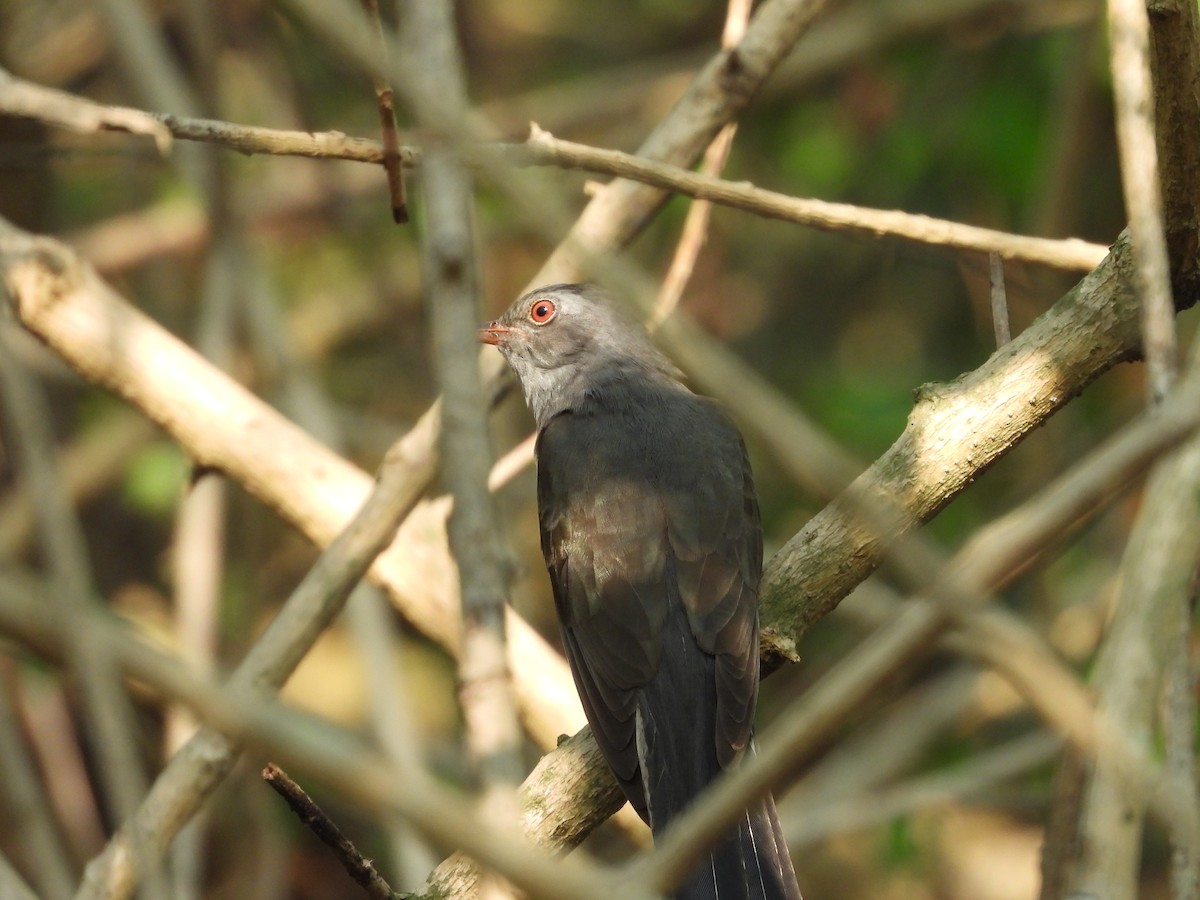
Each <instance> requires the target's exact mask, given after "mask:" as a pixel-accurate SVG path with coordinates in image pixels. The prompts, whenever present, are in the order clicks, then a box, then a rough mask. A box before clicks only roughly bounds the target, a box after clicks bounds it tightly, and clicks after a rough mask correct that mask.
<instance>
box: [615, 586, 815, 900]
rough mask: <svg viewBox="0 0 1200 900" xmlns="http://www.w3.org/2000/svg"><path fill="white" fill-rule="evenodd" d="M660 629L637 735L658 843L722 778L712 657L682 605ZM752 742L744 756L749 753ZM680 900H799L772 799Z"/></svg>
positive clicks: (686, 886)
mask: <svg viewBox="0 0 1200 900" xmlns="http://www.w3.org/2000/svg"><path fill="white" fill-rule="evenodd" d="M674 612H675V615H673V616H671V617H669V618H668V620H667V623H666V626H665V628H664V645H665V647H666V650H665V652H664V653H663V655H662V660H661V662H660V663H659V667H658V671H657V672H656V674H655V676H654V679H653V680H652V681H651V682H650V683H649V684H647V685H646V686H645V687H644V688H643V689H642V692H641V695H640V697H639V700H638V706H637V710H636V726H635V735H636V741H637V753H638V760H639V768H640V773H641V778H642V784H641V787H642V790H643V797H642V798H640V799H642V800H643V802H644V808H645V809H646V810H647V812H648V816H647V818H648V819H649V824H650V828H651V830H652V831H653V832H654V835H655V837H656V838H657V837H658V836H659V835H660V834H662V833H663V831H665V830H666V829H667V828H669V827H670V825H671V822H673V821H674V820H675V819H676V818H677V817H678V816H680V815H682V814H684V813H685V812H686V811H687V809H688V807H690V806H691V804H692V803H693V802H694V801H695V800H696V798H697V797H699V796H700V795H701V794H702V793H703V792H704V790H705V789H706V788H707V787H708V786H709V785H710V784H711V783H712V781H713V780H714V779H716V778H719V777H720V776H721V774H722V771H723V769H722V766H721V763H720V759H719V756H718V753H717V747H716V744H715V742H714V741H713V738H712V736H713V735H714V734H716V733H717V724H716V714H717V713H716V710H717V703H716V697H715V691H716V688H715V685H716V673H715V667H716V660H715V659H714V657H713V656H711V655H709V654H707V653H704V652H703V651H702V650H701V649H700V648H699V646H698V645H697V644H696V641H695V639H694V638H693V637H692V634H691V630H690V626H689V625H688V622H687V619H686V617H685V615H683V613H682V610H681V608H677V609H675V610H674ZM753 752H754V745H753V742H751V743H750V746H749V747H748V753H749V754H753ZM674 896H675V897H677V898H680V900H800V888H799V887H798V886H797V884H796V874H795V872H794V870H793V869H792V861H791V858H790V857H789V856H788V851H787V844H786V842H785V841H784V839H783V831H782V829H780V827H779V817H778V816H777V815H776V813H775V801H774V800H772V799H771V797H770V796H769V795H768V796H766V797H763V798H762V799H761V800H759V801H757V802H756V803H754V804H752V805H751V806H750V808H749V809H748V810H747V812H746V814H745V815H744V816H743V817H742V819H741V820H740V821H739V822H738V824H737V826H736V828H731V829H730V833H729V836H728V837H726V838H725V839H724V840H723V841H722V842H721V843H720V844H718V845H717V846H716V847H714V848H713V850H712V852H711V853H710V854H709V856H708V857H707V858H706V859H705V860H703V861H702V862H700V863H698V864H697V867H696V870H695V872H694V874H692V875H691V876H690V877H689V878H688V879H686V880H685V881H684V882H683V883H682V884H681V885H680V886H679V888H678V889H677V890H676V892H675V895H674Z"/></svg>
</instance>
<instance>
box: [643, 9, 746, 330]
mask: <svg viewBox="0 0 1200 900" xmlns="http://www.w3.org/2000/svg"><path fill="white" fill-rule="evenodd" d="M749 19H750V2H749V0H729V2H728V5H727V8H726V10H725V28H724V30H723V31H722V33H721V46H722V47H723V48H724V49H726V50H728V49H730V48H732V47H735V46H736V45H737V43H738V42H739V41H740V40H741V39H742V36H743V35H744V34H745V33H746V23H747V22H748V21H749ZM735 134H737V123H736V122H730V123H729V124H728V125H726V126H725V127H724V128H722V129H721V131H720V132H719V133H718V134H717V136H716V138H714V139H713V142H712V143H711V144H709V146H708V149H707V150H705V151H704V159H703V161H702V162H701V163H700V171H701V172H702V173H703V174H705V175H709V176H712V177H714V178H715V177H717V176H719V175H720V174H721V170H722V169H724V168H725V161H726V160H727V159H728V158H729V151H730V148H732V147H733V137H734V135H735ZM711 216H712V203H711V202H709V201H707V200H695V201H693V203H692V205H691V206H690V207H689V208H688V212H687V217H686V218H685V219H684V221H683V231H682V232H681V233H680V236H679V242H678V244H677V245H676V247H675V255H674V256H673V257H672V258H671V265H670V266H669V267H668V269H667V275H666V277H665V278H664V279H663V283H662V286H661V287H660V288H659V291H658V302H657V303H656V304H655V307H654V314H653V316H652V317H651V319H650V325H651V327H654V326H655V325H657V324H658V323H659V322H661V321H662V320H663V319H665V318H666V317H667V316H669V315H670V314H671V313H672V312H673V311H674V310H675V307H676V305H677V304H678V303H679V298H680V297H682V296H683V291H684V288H685V287H687V283H688V281H690V280H691V277H692V271H693V270H694V269H695V267H696V260H697V259H699V257H700V251H701V249H702V248H703V247H704V242H705V240H706V238H707V235H708V220H709V219H710V218H711Z"/></svg>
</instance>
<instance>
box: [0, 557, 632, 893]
mask: <svg viewBox="0 0 1200 900" xmlns="http://www.w3.org/2000/svg"><path fill="white" fill-rule="evenodd" d="M319 565H320V564H318V566H319ZM0 596H2V597H3V601H4V602H2V603H0V627H2V628H3V629H4V630H5V631H6V632H9V633H11V634H14V635H16V636H18V637H19V638H20V639H21V640H22V641H24V642H25V643H26V644H28V645H29V646H32V647H37V648H38V649H39V650H40V651H41V652H43V653H45V654H47V655H48V656H51V657H57V658H60V657H61V656H62V655H63V653H64V652H65V650H66V647H67V644H68V638H67V636H66V634H65V632H66V631H68V630H69V629H70V628H74V627H85V628H86V630H87V632H88V634H89V636H90V637H91V639H92V640H94V641H96V642H97V643H99V644H101V645H102V646H103V648H104V650H105V651H106V652H107V653H109V654H111V655H112V656H113V657H114V658H116V659H117V660H119V663H120V665H121V667H122V668H123V669H124V670H125V671H126V672H127V673H129V674H130V675H131V676H134V677H136V678H137V679H139V680H140V681H144V682H145V683H146V684H147V685H149V686H151V687H152V688H154V689H155V690H156V691H157V692H159V693H161V694H162V695H163V696H164V698H165V699H166V700H177V701H180V702H183V703H187V704H188V705H190V706H191V707H192V708H193V709H194V710H195V711H196V712H197V714H198V715H199V716H200V717H201V718H203V719H204V720H205V721H207V722H209V723H210V727H209V728H206V729H205V730H204V731H202V732H201V734H209V735H216V734H217V733H218V731H217V729H219V732H220V733H221V734H225V735H229V737H228V738H223V739H222V740H226V741H228V742H231V743H232V742H236V743H237V744H250V745H252V746H254V747H256V748H259V749H260V750H262V751H264V752H265V753H267V754H269V755H271V756H273V757H276V758H279V759H282V760H284V761H286V762H288V764H289V765H293V766H295V767H296V769H297V770H303V771H305V772H308V773H310V774H311V775H312V776H313V777H314V778H319V779H320V780H321V781H323V782H325V783H328V784H330V785H331V786H333V787H334V788H336V789H337V790H338V791H339V793H341V794H343V795H344V796H346V797H348V798H350V799H351V800H352V801H353V802H355V803H357V804H359V805H360V806H361V807H362V808H363V809H367V810H379V811H387V810H392V811H395V812H397V813H399V814H401V815H404V816H406V817H407V818H409V819H411V820H412V821H413V822H414V823H416V824H417V825H418V826H419V827H420V828H421V830H422V831H423V832H424V833H426V834H427V835H428V836H429V837H430V838H431V839H433V840H437V841H439V842H443V843H458V844H461V845H462V846H463V847H464V848H466V849H467V850H468V851H469V852H470V853H471V854H472V855H473V856H475V857H477V858H478V859H480V860H482V861H483V862H485V863H486V864H487V865H489V866H494V867H495V868H496V869H497V870H498V871H501V872H503V873H504V874H505V875H506V876H508V877H509V878H511V879H512V880H513V882H514V883H516V884H518V885H519V886H520V887H522V888H524V889H525V890H527V891H529V893H530V894H531V895H533V896H555V897H563V898H570V900H608V898H611V897H612V896H613V894H614V891H615V890H620V891H621V896H624V897H630V898H631V900H649V895H648V893H647V892H645V891H643V890H640V889H639V887H638V886H636V885H629V884H624V883H622V884H620V885H619V887H618V885H617V883H616V879H614V878H612V877H608V876H606V874H605V873H604V872H603V871H602V870H601V869H599V868H598V867H597V866H595V865H594V864H589V863H587V862H585V861H584V860H583V859H582V856H581V855H580V854H577V855H575V856H573V857H571V858H568V859H554V858H551V857H549V855H548V854H546V853H544V852H541V851H535V849H534V848H533V847H531V846H530V845H529V843H528V842H527V841H524V840H522V839H521V838H520V837H517V836H514V835H513V834H512V832H511V830H504V829H500V828H496V827H494V826H492V825H490V824H488V823H486V822H482V821H480V820H479V816H478V815H477V813H476V810H475V807H474V804H472V803H471V802H470V801H469V800H468V799H466V798H464V797H462V796H461V795H460V794H458V793H457V792H456V791H454V790H451V789H449V788H447V787H445V786H444V785H442V784H440V783H439V782H438V781H437V779H436V778H435V777H434V776H433V775H431V774H429V773H427V772H424V771H421V772H416V773H407V774H406V775H404V776H400V775H399V774H398V773H397V772H396V771H395V769H394V768H393V767H392V766H391V765H390V763H389V762H388V761H387V760H386V759H384V758H383V757H381V756H380V755H378V754H377V753H375V752H373V751H371V750H368V749H366V748H365V747H364V746H363V745H362V744H361V743H360V742H359V741H357V740H354V739H353V738H348V737H347V736H346V735H345V734H344V733H338V732H337V731H334V730H332V729H330V728H328V727H322V726H321V725H320V724H318V723H315V722H314V721H313V720H312V719H311V718H310V717H307V716H304V715H302V714H298V713H296V712H294V711H291V710H289V709H288V708H287V707H286V706H284V705H282V704H280V703H279V702H277V701H275V700H272V699H270V698H269V697H266V696H264V695H263V692H262V691H261V690H256V689H254V687H253V685H251V684H250V683H249V682H248V681H247V680H246V679H243V678H242V677H241V676H240V675H235V677H234V679H233V680H232V682H231V683H230V684H229V685H228V686H218V685H216V684H214V683H213V682H212V681H211V680H210V679H209V678H207V677H206V676H204V675H202V674H200V673H197V672H195V671H194V670H193V669H192V668H191V667H190V666H189V665H188V663H187V662H186V661H185V660H183V659H181V658H180V657H178V656H174V655H170V654H167V653H165V652H162V651H159V650H156V649H153V648H152V647H151V646H150V645H149V644H148V643H146V642H145V641H142V640H140V639H138V638H136V637H133V636H132V635H131V634H130V633H129V632H128V630H127V629H126V628H124V627H122V626H121V625H120V624H118V622H117V621H116V620H114V619H112V618H111V617H104V616H100V615H97V614H95V613H91V612H89V613H88V614H87V616H86V618H84V619H81V620H77V621H67V620H64V619H62V618H61V617H56V616H54V615H53V614H52V612H51V611H50V610H48V608H47V605H46V603H45V598H44V597H42V596H41V592H40V591H39V590H38V586H37V585H36V584H31V583H29V581H28V580H27V579H22V578H18V577H16V576H15V575H12V574H4V575H0ZM262 686H263V685H261V684H260V685H259V687H260V688H261V687H262ZM209 762H210V764H212V765H218V760H216V759H211V758H210V760H209ZM160 783H161V780H160ZM156 787H157V786H156ZM126 893H127V891H124V890H122V889H121V886H120V885H111V886H110V888H109V889H108V891H107V893H106V894H105V896H124V895H125V894H126ZM93 895H94V894H93V889H92V888H90V887H89V885H88V884H86V883H85V885H84V888H83V889H82V890H81V892H80V893H79V894H77V895H76V896H79V897H90V896H93Z"/></svg>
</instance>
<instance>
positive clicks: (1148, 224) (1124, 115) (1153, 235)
mask: <svg viewBox="0 0 1200 900" xmlns="http://www.w3.org/2000/svg"><path fill="white" fill-rule="evenodd" d="M1108 24H1109V39H1110V40H1109V43H1110V45H1111V48H1112V73H1113V93H1114V94H1115V96H1116V113H1117V146H1118V147H1119V149H1120V151H1121V187H1122V188H1123V190H1124V193H1125V208H1126V211H1127V212H1128V215H1129V235H1130V242H1131V244H1132V246H1133V258H1134V283H1135V284H1136V285H1137V292H1138V297H1139V300H1140V302H1141V305H1142V336H1143V345H1144V346H1143V352H1144V353H1145V356H1146V368H1147V371H1148V377H1147V389H1148V391H1149V396H1150V401H1151V402H1152V403H1157V402H1159V401H1160V400H1162V398H1163V397H1164V396H1165V395H1166V393H1167V391H1168V390H1169V389H1170V387H1171V383H1172V382H1173V381H1174V379H1175V375H1176V370H1177V368H1178V365H1179V363H1178V358H1177V357H1178V348H1177V344H1176V338H1175V304H1174V302H1173V301H1172V299H1171V274H1170V264H1169V262H1168V260H1167V242H1166V237H1165V235H1164V234H1163V221H1162V194H1161V189H1160V184H1159V175H1158V148H1157V146H1156V143H1155V138H1154V88H1153V84H1152V81H1151V74H1150V19H1149V16H1148V15H1147V13H1146V4H1145V0H1108ZM1164 74H1165V73H1164ZM1165 77H1172V76H1171V75H1165Z"/></svg>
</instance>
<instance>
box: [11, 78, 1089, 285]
mask: <svg viewBox="0 0 1200 900" xmlns="http://www.w3.org/2000/svg"><path fill="white" fill-rule="evenodd" d="M11 81H12V82H13V83H16V84H20V85H21V86H22V88H23V89H25V88H31V89H34V90H36V91H38V92H40V91H50V89H48V88H42V87H40V86H37V85H30V84H29V83H28V82H21V81H20V79H15V78H12V79H11ZM53 93H55V94H58V95H59V100H60V101H62V102H65V101H66V100H69V101H71V103H72V105H73V106H77V107H78V108H79V110H80V111H79V112H78V113H75V112H74V111H73V112H72V117H74V116H76V115H77V116H79V117H81V118H82V119H83V121H85V122H87V123H89V124H88V126H87V127H85V128H84V129H83V130H87V131H94V130H96V126H95V125H92V124H90V123H91V122H92V121H93V120H99V121H100V124H101V125H102V127H105V128H112V129H119V130H133V129H127V128H125V127H124V125H123V120H124V118H125V117H126V116H127V115H129V114H133V113H140V111H139V110H127V109H122V108H120V107H109V106H104V105H102V104H98V103H94V102H92V101H90V100H84V99H83V98H79V97H74V96H72V95H70V94H64V93H62V92H53ZM38 96H39V98H40V96H41V95H40V94H39V95H38ZM38 102H39V103H40V102H41V100H40V99H39V101H38ZM0 108H3V109H4V110H5V111H6V112H12V113H13V114H14V115H27V116H30V117H33V118H41V119H44V120H48V121H51V122H55V123H57V124H62V125H66V126H68V127H70V124H71V121H72V117H67V116H65V115H64V116H63V117H62V118H61V119H59V118H53V117H52V116H51V115H49V114H48V115H45V116H43V115H41V114H40V112H39V110H40V109H41V107H40V106H39V105H37V104H34V105H32V106H29V107H25V106H22V105H20V104H18V103H16V102H13V103H12V104H10V103H9V101H8V94H7V88H6V86H5V83H0ZM141 114H142V115H144V116H149V117H150V119H152V120H154V121H156V122H160V123H161V124H162V125H163V126H164V127H165V128H167V129H168V131H169V134H171V135H173V136H174V137H176V138H180V139H183V140H194V141H208V142H212V143H217V144H220V145H221V146H225V147H228V148H229V149H232V150H237V151H239V152H241V153H269V154H274V155H291V156H303V157H310V158H319V159H344V160H352V161H356V162H364V163H372V164H375V165H381V164H383V162H384V158H385V150H384V147H383V145H382V144H381V143H379V142H378V141H372V140H367V139H365V138H353V137H348V136H347V135H345V134H342V133H340V132H317V133H313V132H297V131H286V130H280V129H273V128H263V127H259V126H247V125H237V124H234V123H230V122H221V121H216V120H212V119H193V118H187V117H182V116H175V115H166V114H154V113H141ZM479 149H480V151H481V152H482V153H484V154H485V155H486V154H487V152H488V151H489V150H490V151H491V152H492V153H494V154H499V155H500V157H501V158H503V159H506V160H509V161H510V162H513V163H515V164H518V165H552V166H558V167H562V168H569V169H581V170H583V171H589V172H595V173H598V174H607V175H616V176H619V177H620V178H622V179H630V180H633V181H636V182H642V183H644V184H646V185H650V186H654V187H658V188H663V189H666V190H670V191H674V192H676V193H680V194H685V195H687V196H691V197H695V198H697V199H702V200H708V201H710V202H712V203H716V204H720V205H723V206H729V207H732V208H734V209H741V210H744V211H746V212H750V213H754V214H756V215H760V216H764V217H767V218H773V219H778V220H780V221H785V222H796V223H798V224H802V225H809V226H812V227H814V228H820V229H823V230H828V231H850V232H854V231H861V232H867V233H870V234H874V235H876V236H880V237H895V238H899V239H901V240H911V241H915V242H918V243H925V244H931V245H934V246H944V247H948V248H952V249H958V250H972V251H980V252H985V253H987V252H997V253H999V254H1001V256H1002V257H1003V258H1005V259H1008V260H1022V261H1025V262H1031V263H1036V264H1040V265H1046V266H1051V267H1054V268H1060V269H1067V270H1074V271H1087V270H1089V269H1092V268H1095V266H1096V265H1097V264H1098V263H1099V262H1100V260H1102V259H1103V258H1104V255H1105V254H1106V253H1107V252H1108V248H1106V247H1104V246H1102V245H1099V244H1092V243H1088V242H1086V241H1082V240H1079V239H1077V238H1070V239H1067V240H1055V239H1050V238H1038V237H1026V236H1022V235H1014V234H1010V233H1007V232H1001V231H994V230H991V229H987V228H980V227H977V226H973V225H966V224H962V223H958V222H950V221H947V220H944V219H935V218H932V217H929V216H921V215H913V214H911V213H903V212H899V211H895V210H876V209H869V208H866V207H858V206H852V205H850V204H846V203H831V202H828V201H824V200H815V199H806V198H799V197H790V196H788V195H786V194H780V193H777V192H775V191H770V190H766V189H764V188H758V187H754V186H753V185H750V184H747V183H745V182H732V181H724V180H721V179H719V178H713V177H708V176H705V175H702V174H698V173H695V172H692V171H690V170H688V169H687V168H684V167H682V166H676V165H671V164H663V163H656V162H655V161H654V160H653V159H652V158H650V157H646V156H645V155H644V151H642V153H639V154H638V155H632V154H627V153H621V152H619V151H616V150H605V149H601V148H598V147H589V146H587V145H584V144H577V143H573V142H571V141H564V140H562V139H560V138H555V137H553V135H550V134H549V132H546V131H544V130H542V129H540V128H537V127H536V126H535V127H534V128H533V129H532V131H531V134H530V137H529V138H528V139H527V140H526V141H525V142H523V143H520V144H498V143H495V144H481V145H480V147H479ZM397 152H398V153H399V155H400V159H401V161H402V163H403V164H404V165H405V166H410V167H411V166H415V165H417V164H418V162H419V159H420V151H419V150H418V149H416V148H413V147H400V148H398V151H397ZM553 277H554V276H553V274H552V273H543V274H540V275H539V277H538V279H537V280H538V283H543V282H544V281H545V280H547V279H553ZM564 277H565V276H564Z"/></svg>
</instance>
